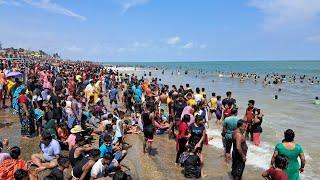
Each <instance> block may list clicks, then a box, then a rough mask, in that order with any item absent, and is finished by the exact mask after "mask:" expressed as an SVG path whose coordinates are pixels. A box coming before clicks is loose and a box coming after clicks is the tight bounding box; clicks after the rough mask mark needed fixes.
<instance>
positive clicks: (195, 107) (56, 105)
mask: <svg viewBox="0 0 320 180" xmlns="http://www.w3.org/2000/svg"><path fill="white" fill-rule="evenodd" d="M1 67H2V69H1V70H2V71H1V73H3V71H4V70H8V69H11V67H10V66H9V65H8V63H6V62H3V63H2V65H1ZM149 75H150V76H149V77H147V75H146V74H144V75H143V76H142V77H141V78H138V77H137V75H135V74H125V73H120V72H118V71H113V70H111V69H108V68H106V67H104V66H101V65H96V64H93V63H89V62H66V61H55V62H52V61H50V60H42V61H40V60H32V61H30V62H29V65H28V69H27V74H26V76H27V78H26V80H27V81H26V82H25V83H23V82H22V81H21V79H19V78H10V79H9V78H6V77H5V75H3V76H1V77H4V82H3V86H4V89H5V92H6V94H5V95H6V96H8V97H9V99H10V101H11V108H12V109H13V111H14V112H16V113H17V114H18V115H19V119H20V122H21V135H22V136H23V137H25V138H34V137H35V136H37V135H38V136H40V137H41V140H40V146H39V148H40V150H41V152H42V153H35V154H32V156H31V157H30V158H31V161H28V162H27V161H25V160H22V159H20V158H19V157H20V154H21V149H20V148H19V147H18V146H13V147H9V145H8V143H7V141H6V142H4V143H3V146H4V147H7V151H9V153H0V177H1V178H2V179H16V180H22V179H23V180H24V179H37V178H39V177H38V176H39V175H38V174H39V172H42V171H44V170H50V173H49V175H47V176H45V177H44V178H43V179H47V180H49V179H59V180H60V179H64V178H65V177H66V175H65V173H64V170H65V169H68V168H70V167H71V169H72V171H71V177H72V178H73V179H98V178H104V179H116V180H120V179H121V180H127V179H131V178H132V177H131V176H130V172H129V170H128V169H127V168H126V167H125V166H124V165H122V164H121V162H122V160H123V159H124V158H125V157H126V155H127V153H128V151H130V146H131V145H129V144H128V143H127V142H126V137H127V134H139V133H143V136H144V140H143V146H142V147H141V150H142V152H143V153H144V154H146V155H148V154H149V155H151V154H153V152H152V151H153V146H152V145H153V141H154V140H155V141H156V140H157V139H156V138H154V135H155V134H158V135H161V134H164V133H167V134H168V136H169V137H170V138H172V139H174V140H175V142H176V151H177V154H176V158H175V161H174V162H175V163H176V164H177V165H178V166H181V167H182V168H183V169H184V171H183V173H184V176H185V177H186V178H200V177H203V176H206V175H205V173H204V172H203V170H202V169H203V168H202V167H203V166H204V164H205V163H204V161H205V159H204V157H203V154H202V150H203V148H204V145H206V144H208V142H209V141H210V140H211V138H210V137H208V135H207V132H206V131H207V130H208V128H209V124H211V125H212V124H216V125H217V126H222V132H221V139H222V142H223V145H224V152H225V153H224V154H225V160H226V162H227V163H228V162H229V161H231V162H232V169H231V175H232V178H233V179H241V178H242V174H243V171H244V169H245V163H246V159H247V151H248V146H247V140H251V141H253V143H254V144H255V145H257V146H259V145H260V139H261V133H262V122H263V116H264V114H263V112H262V110H261V109H259V108H257V107H256V106H255V105H256V102H255V101H254V100H249V101H248V107H247V108H246V112H245V116H244V117H243V118H240V117H238V110H239V107H238V106H237V101H236V99H234V98H233V97H232V92H230V91H228V92H226V97H225V98H222V97H221V96H219V95H216V94H215V93H214V92H212V93H211V97H210V98H209V97H207V93H206V91H205V89H204V88H195V89H192V88H191V87H190V85H189V84H186V85H180V86H176V85H173V86H172V87H169V86H168V85H164V84H162V83H160V82H161V80H160V79H158V78H156V77H154V78H152V77H151V72H150V73H149ZM9 81H11V82H13V83H11V84H9V83H8V82H9ZM122 109H124V110H122ZM128 118H129V119H128ZM210 121H213V122H215V123H212V122H210ZM96 137H98V138H96ZM96 139H99V140H98V141H96ZM0 145H1V144H0ZM0 147H1V146H0ZM65 154H67V156H66V155H65ZM270 156H271V155H270ZM298 157H300V159H301V164H299V163H298V160H297V158H298ZM271 165H272V167H271V168H270V169H268V170H267V171H266V172H264V173H263V174H262V175H263V177H265V178H266V179H281V180H286V179H290V180H295V179H299V172H303V171H304V166H305V158H304V154H303V150H302V147H301V146H300V145H299V144H295V143H294V132H293V131H292V130H291V129H288V130H287V131H285V133H284V140H283V142H282V143H279V144H277V145H276V147H275V152H274V155H273V157H272V160H271Z"/></svg>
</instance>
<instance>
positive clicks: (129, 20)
mask: <svg viewBox="0 0 320 180" xmlns="http://www.w3.org/2000/svg"><path fill="white" fill-rule="evenodd" d="M0 41H1V42H2V45H3V46H4V47H22V48H28V49H32V50H40V49H41V50H44V51H47V52H50V53H54V52H58V53H59V54H60V55H61V56H62V57H64V58H70V59H77V60H92V61H112V62H113V61H124V62H131V61H244V60H249V61H250V60H320V0H0Z"/></svg>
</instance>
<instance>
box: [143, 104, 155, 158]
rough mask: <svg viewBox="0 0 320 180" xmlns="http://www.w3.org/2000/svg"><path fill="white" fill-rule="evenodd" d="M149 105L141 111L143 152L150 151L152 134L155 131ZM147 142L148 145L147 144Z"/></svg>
mask: <svg viewBox="0 0 320 180" xmlns="http://www.w3.org/2000/svg"><path fill="white" fill-rule="evenodd" d="M150 108H151V107H149V106H147V107H146V110H145V111H144V112H143V113H142V115H141V118H142V123H143V134H144V141H143V153H149V154H150V153H151V150H152V142H153V135H154V133H155V127H154V122H153V121H154V120H153V119H154V114H153V112H152V111H151V110H150ZM147 143H148V145H147Z"/></svg>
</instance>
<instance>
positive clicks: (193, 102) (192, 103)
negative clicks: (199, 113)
mask: <svg viewBox="0 0 320 180" xmlns="http://www.w3.org/2000/svg"><path fill="white" fill-rule="evenodd" d="M186 97H187V104H188V106H190V107H192V106H195V105H197V101H196V100H195V99H194V97H193V96H192V94H191V93H188V94H187V95H186Z"/></svg>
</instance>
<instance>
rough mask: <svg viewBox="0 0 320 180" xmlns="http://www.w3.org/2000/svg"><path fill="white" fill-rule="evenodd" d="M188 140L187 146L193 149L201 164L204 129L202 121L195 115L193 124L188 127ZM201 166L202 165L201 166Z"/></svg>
mask: <svg viewBox="0 0 320 180" xmlns="http://www.w3.org/2000/svg"><path fill="white" fill-rule="evenodd" d="M189 132H190V138H189V141H188V145H191V146H193V147H194V149H195V151H196V152H197V153H198V154H199V156H200V160H201V162H203V156H202V153H201V152H202V148H203V144H204V143H205V137H206V128H205V125H204V119H203V117H202V116H201V115H197V116H196V118H195V122H194V123H192V124H190V126H189ZM201 166H202V165H201Z"/></svg>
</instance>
